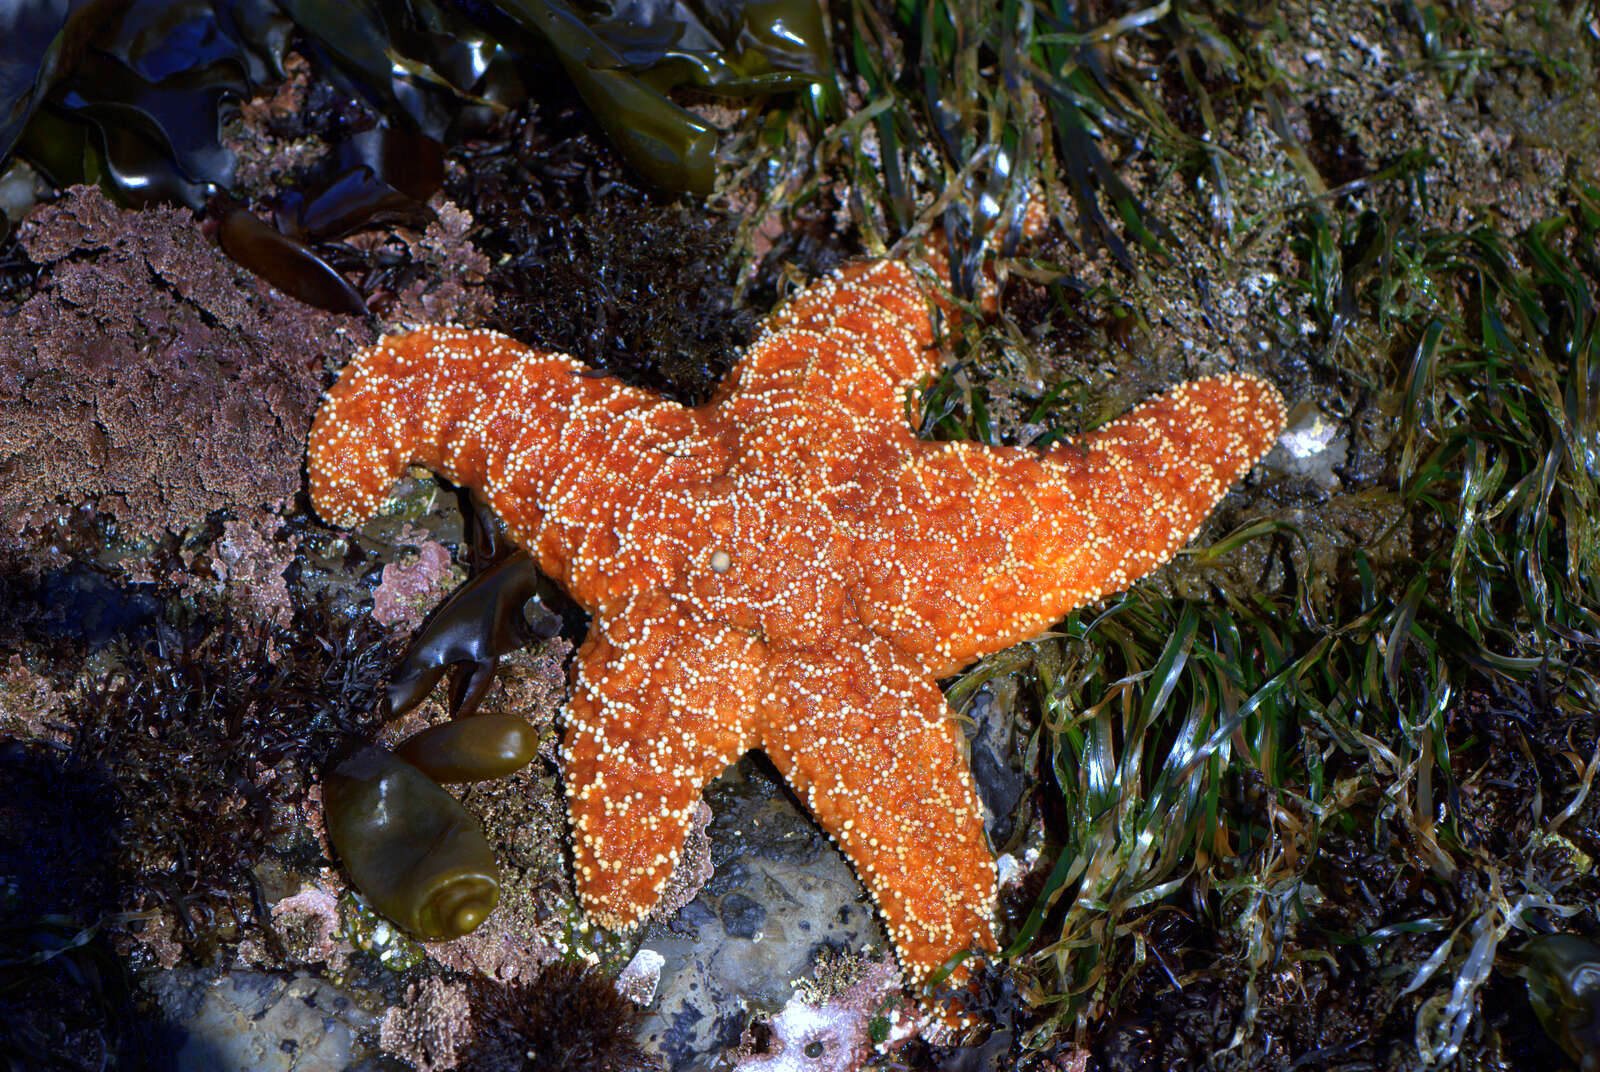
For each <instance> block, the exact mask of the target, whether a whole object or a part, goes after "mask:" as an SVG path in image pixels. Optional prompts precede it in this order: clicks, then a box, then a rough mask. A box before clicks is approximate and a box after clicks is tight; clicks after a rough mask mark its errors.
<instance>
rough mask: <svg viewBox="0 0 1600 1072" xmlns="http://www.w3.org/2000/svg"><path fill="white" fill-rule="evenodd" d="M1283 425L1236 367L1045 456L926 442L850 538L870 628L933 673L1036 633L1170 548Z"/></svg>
mask: <svg viewBox="0 0 1600 1072" xmlns="http://www.w3.org/2000/svg"><path fill="white" fill-rule="evenodd" d="M1283 419H1284V410H1283V401H1282V398H1281V397H1280V396H1279V394H1278V392H1277V391H1276V389H1274V388H1273V387H1272V386H1271V385H1269V384H1267V383H1266V382H1264V381H1262V380H1259V379H1256V378H1255V377H1253V376H1243V375H1231V376H1219V377H1214V378H1211V379H1205V380H1194V381H1191V382H1189V383H1185V384H1181V385H1179V386H1178V387H1175V388H1173V389H1172V390H1170V391H1168V392H1167V393H1166V394H1163V395H1160V396H1158V397H1156V398H1153V399H1151V400H1150V401H1148V402H1146V403H1144V404H1143V405H1141V406H1138V407H1136V408H1135V409H1133V410H1132V411H1131V412H1129V413H1128V414H1127V415H1126V416H1124V417H1122V418H1120V419H1119V420H1116V421H1113V422H1112V423H1110V424H1108V425H1106V426H1105V427H1103V428H1101V429H1099V430H1097V431H1095V432H1093V433H1091V434H1089V435H1086V436H1084V437H1082V438H1081V439H1080V440H1078V441H1077V442H1075V443H1072V444H1067V445H1064V446H1061V447H1058V448H1056V449H1054V450H1052V451H1050V452H1048V453H1047V454H1044V455H1042V456H1041V455H1039V454H1037V453H1036V452H1033V451H1030V450H1026V449H1020V448H1010V449H1007V448H994V447H988V446H982V445H979V444H972V443H927V444H919V445H918V447H917V449H916V450H915V451H914V452H912V453H909V454H907V455H905V456H904V457H903V458H902V459H900V460H899V462H898V463H897V464H898V471H897V473H896V474H895V476H894V478H893V479H891V480H887V481H885V482H883V483H882V484H881V485H879V486H878V487H877V488H876V489H875V494H876V495H877V497H878V501H877V502H876V503H874V509H873V510H872V511H871V512H870V517H871V519H872V520H871V522H870V524H863V525H860V526H858V527H857V529H856V531H855V533H854V534H855V535H856V536H857V538H858V542H857V558H858V561H860V562H861V563H862V570H863V580H864V582H865V585H866V588H867V593H866V598H864V599H862V600H859V603H860V605H861V606H863V607H865V608H868V609H867V613H866V615H865V616H866V617H867V618H868V619H869V622H868V624H869V625H870V626H871V628H872V629H873V630H874V631H876V632H878V633H879V634H880V635H884V636H887V637H890V638H891V639H893V641H894V642H895V644H896V645H897V646H898V647H900V648H901V649H902V650H903V651H907V652H911V653H915V654H916V655H918V656H919V657H920V658H921V659H922V660H923V665H924V666H925V667H926V668H927V669H928V670H929V671H930V672H931V673H933V674H934V675H935V676H940V677H942V676H945V675H946V674H949V673H953V672H954V671H956V670H957V669H959V668H961V667H962V666H964V665H966V664H967V663H969V662H971V661H972V660H973V659H976V658H978V657H980V656H982V655H985V654H988V653H990V652H994V651H999V650H1001V649H1003V648H1006V647H1009V646H1010V645H1012V644H1014V643H1016V642H1017V641H1019V640H1023V639H1025V638H1027V637H1030V636H1035V635H1037V634H1038V633H1039V632H1040V631H1041V630H1043V629H1045V628H1047V627H1049V625H1050V624H1051V623H1052V622H1055V621H1057V620H1058V619H1059V618H1060V617H1061V616H1062V615H1063V614H1065V613H1067V612H1068V611H1070V610H1072V609H1073V608H1075V607H1079V606H1082V605H1083V604H1085V603H1088V602H1091V601H1092V600H1095V599H1098V598H1099V597H1101V596H1103V595H1106V594H1108V593H1111V592H1117V591H1121V590H1122V589H1124V588H1127V587H1128V586H1129V585H1130V584H1132V583H1133V582H1134V581H1136V580H1138V579H1139V578H1140V577H1143V576H1144V575H1145V574H1147V573H1149V572H1150V571H1151V570H1153V569H1155V568H1156V567H1158V566H1160V565H1161V564H1162V563H1164V562H1166V561H1167V560H1168V559H1170V558H1171V557H1172V556H1173V555H1174V554H1175V553H1177V551H1178V549H1179V548H1181V547H1182V546H1183V545H1184V544H1186V543H1188V542H1189V540H1191V539H1192V538H1193V537H1194V534H1195V532H1196V531H1198V529H1199V528H1200V525H1201V523H1202V522H1203V521H1204V520H1205V518H1206V516H1207V515H1208V514H1210V513H1211V511H1212V509H1214V508H1215V506H1216V504H1217V502H1218V501H1219V500H1220V499H1221V498H1222V496H1223V495H1224V494H1226V493H1227V491H1228V488H1229V487H1230V486H1231V485H1232V484H1233V483H1234V481H1236V480H1238V479H1239V477H1241V476H1243V475H1244V473H1245V472H1246V471H1248V470H1249V468H1250V467H1251V466H1252V465H1254V464H1255V463H1256V462H1257V461H1258V460H1259V459H1260V458H1261V456H1262V455H1264V454H1265V453H1266V452H1267V451H1268V450H1269V449H1270V448H1271V446H1272V444H1273V443H1274V442H1275V441H1276V439H1277V436H1278V434H1279V432H1280V431H1282V429H1283Z"/></svg>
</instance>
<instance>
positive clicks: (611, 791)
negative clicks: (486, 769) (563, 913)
mask: <svg viewBox="0 0 1600 1072" xmlns="http://www.w3.org/2000/svg"><path fill="white" fill-rule="evenodd" d="M763 663H764V645H763V644H762V643H761V641H759V640H757V639H756V638H754V637H752V636H750V635H749V634H747V633H743V632H740V631H738V630H734V629H730V628H728V627H726V626H722V625H718V624H714V623H709V622H705V621H703V620H701V619H699V618H698V617H697V616H695V615H693V614H691V613H689V612H687V611H685V610H684V608H683V607H682V606H681V604H679V603H678V602H677V601H675V600H672V599H669V598H667V597H665V596H660V595H655V594H649V595H644V596H640V597H638V598H636V599H635V600H633V601H632V602H631V603H629V604H628V605H627V606H625V607H621V608H617V609H614V610H609V611H608V612H607V613H605V614H603V615H601V616H598V617H596V619H595V622H594V626H593V629H592V630H591V632H590V635H589V638H588V640H587V641H585V642H584V645H583V647H581V648H580V649H579V650H578V655H577V660H576V663H575V680H574V683H573V689H572V698H571V701H570V703H569V705H568V707H567V713H566V727H565V730H564V731H563V734H562V773H563V776H564V777H565V779H566V790H567V807H568V810H569V813H570V815H571V818H572V828H573V850H572V853H573V861H574V870H575V872H576V878H577V887H578V895H579V897H580V899H581V900H582V902H583V907H584V910H585V911H586V912H588V913H590V914H591V915H593V916H594V917H595V918H596V919H598V920H599V921H600V922H601V923H602V924H604V925H605V926H608V927H612V928H614V929H626V928H628V927H630V926H632V925H633V924H635V923H637V922H638V921H639V920H640V919H642V918H643V917H644V916H646V915H647V914H648V913H649V912H650V910H651V909H653V908H654V907H655V906H656V903H657V901H659V900H660V896H661V891H662V889H663V888H664V887H665V885H666V882H667V879H668V878H670V877H671V875H672V868H673V865H674V864H675V863H676V862H677V859H678V854H679V852H680V851H681V850H682V848H683V843H684V838H685V836H686V835H687V833H688V829H689V822H690V819H691V817H692V815H693V813H694V808H695V804H696V803H697V802H698V801H699V800H700V789H701V786H703V785H704V784H705V783H706V782H707V781H709V780H710V779H711V778H713V777H715V776H716V775H718V774H720V773H721V772H722V771H723V770H724V769H725V768H726V767H727V766H728V765H729V764H730V763H732V762H733V761H734V760H735V759H737V758H738V757H739V756H740V755H741V754H743V753H744V752H745V751H746V750H747V749H748V748H749V747H750V746H751V744H752V743H753V740H752V738H751V736H750V735H749V734H748V733H747V732H746V730H745V729H744V727H745V725H746V724H747V720H748V718H749V715H750V712H751V711H753V710H754V709H755V708H756V705H757V704H758V703H759V700H760V694H761V691H762V687H761V681H762V666H763Z"/></svg>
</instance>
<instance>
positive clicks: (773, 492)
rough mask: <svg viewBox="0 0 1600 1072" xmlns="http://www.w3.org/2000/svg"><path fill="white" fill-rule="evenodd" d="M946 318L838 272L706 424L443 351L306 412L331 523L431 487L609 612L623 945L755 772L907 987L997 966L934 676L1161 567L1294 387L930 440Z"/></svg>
mask: <svg viewBox="0 0 1600 1072" xmlns="http://www.w3.org/2000/svg"><path fill="white" fill-rule="evenodd" d="M932 259H934V260H942V258H939V257H937V255H935V257H934V258H932ZM931 298H932V296H931V294H930V293H929V291H927V290H925V289H924V287H923V286H922V285H921V284H920V283H919V282H918V280H917V278H916V277H915V276H914V275H913V273H912V271H911V269H910V268H909V267H908V266H907V265H906V264H904V263H901V262H897V261H883V260H880V261H865V262H859V263H855V264H851V265H848V266H846V267H843V268H841V269H840V270H838V271H836V272H834V273H833V274H832V275H830V276H828V277H827V278H825V279H823V280H821V281H819V282H817V283H815V284H813V285H812V286H810V287H809V288H807V289H806V290H805V291H804V292H802V293H801V294H799V295H798V296H796V297H795V298H794V299H793V300H791V301H789V302H788V303H787V304H786V305H785V306H783V307H782V308H781V309H780V310H778V312H776V313H775V314H774V315H773V316H772V317H771V318H770V320H769V321H768V323H767V325H766V326H765V328H764V330H763V331H762V333H761V334H760V336H759V337H758V338H757V339H756V341H755V342H754V343H753V345H752V346H751V347H750V348H749V350H748V351H747V352H746V354H745V355H744V357H743V358H742V359H741V360H740V362H739V363H738V364H737V365H736V366H735V368H734V370H733V372H732V374H731V375H730V377H729V379H728V381H727V383H726V384H725V385H724V386H723V388H722V390H721V391H720V392H718V394H717V395H716V396H715V397H714V398H713V399H712V400H711V401H710V402H708V403H707V404H706V405H704V406H701V407H698V408H693V409H691V408H686V407H684V406H681V405H678V404H676V403H674V402H671V401H668V400H666V399H663V398H661V397H659V396H656V395H653V394H651V393H648V392H646V391H642V390H638V389H635V388H631V387H628V386H625V385H624V384H622V383H620V382H619V381H617V380H615V379H614V378H612V377H609V376H604V375H597V374H596V373H594V372H593V371H592V370H589V369H587V368H584V367H583V366H581V365H579V364H578V363H577V362H575V361H573V360H572V359H571V358H569V357H566V356H564V355H560V354H552V353H544V352H540V351H536V350H533V349H530V348H528V347H526V346H524V345H522V344H521V343H518V342H516V341H514V340H512V339H509V338H506V337H504V336H501V335H498V334H495V333H493V332H489V331H474V330H468V329H464V328H457V327H429V328H422V329H420V330H417V331H413V332H409V333H406V334H401V335H396V336H393V337H390V338H388V339H385V340H384V341H383V342H381V343H380V344H378V345H377V346H374V347H372V348H370V349H367V350H364V351H362V352H361V353H360V354H358V355H357V356H356V358H355V359H354V361H353V362H352V363H351V365H350V367H349V368H347V369H346V370H345V372H344V374H343V376H342V377H341V379H340V381H339V382H338V384H336V385H335V386H334V388H333V389H332V390H331V391H330V393H329V395H328V397H327V399H326V400H325V401H324V403H323V405H322V407H321V409H320V410H319V412H318V414H317V417H316V421H315V424H314V427H313V429H312V436H311V446H310V461H309V469H310V480H311V494H312V501H313V503H314V504H315V506H316V509H317V511H318V512H319V513H320V514H321V515H322V516H323V517H325V518H327V519H328V520H330V521H332V522H335V523H337V524H340V525H346V526H355V525H359V524H361V523H363V522H364V521H365V520H367V519H368V518H370V517H372V516H373V514H374V513H375V512H376V511H377V510H378V508H379V506H380V505H381V504H382V502H383V501H384V498H385V496H386V495H387V494H388V492H389V490H390V488H391V486H392V485H393V484H394V482H395V481H396V480H397V479H398V478H399V477H400V476H401V475H402V474H403V473H404V472H405V470H406V468H407V466H409V465H411V464H421V465H425V466H427V467H428V468H430V469H432V470H434V471H435V472H438V473H440V474H442V475H443V476H445V477H446V478H448V479H449V480H451V481H454V482H455V483H457V484H460V485H464V486H467V487H471V488H473V489H474V490H475V491H476V492H477V494H478V495H479V496H480V497H481V498H482V499H483V500H484V501H485V502H487V503H488V504H489V505H490V506H491V507H492V508H493V509H494V510H496V511H497V512H498V513H499V515H500V517H501V518H502V519H503V520H504V522H505V524H506V527H507V529H508V531H509V534H510V536H511V538H512V539H513V540H514V541H515V542H516V543H517V544H518V545H520V546H521V547H523V548H525V549H526V550H527V551H528V552H530V553H531V554H532V555H533V556H534V558H535V559H536V560H537V561H538V564H539V566H540V568H541V569H543V570H544V571H545V573H547V574H548V575H549V576H550V577H551V578H553V579H554V580H555V581H556V582H557V583H559V584H560V585H561V586H562V587H563V588H564V589H565V590H566V591H567V592H568V593H569V594H570V595H571V596H572V598H573V599H574V600H576V601H577V602H578V603H579V604H581V605H582V606H583V607H584V608H585V609H586V610H588V611H589V613H590V614H592V615H593V622H592V625H591V629H590V633H589V637H588V640H587V642H586V643H585V644H584V645H583V647H582V648H581V649H580V650H579V652H578V656H577V659H576V663H575V667H574V671H573V686H572V692H571V698H570V703H569V707H568V710H567V713H566V720H565V721H566V725H565V730H564V738H563V746H562V753H561V757H562V767H563V774H564V778H565V782H566V791H567V800H568V806H569V811H570V817H571V822H572V828H573V832H574V839H575V844H574V850H573V851H574V860H575V865H576V879H577V886H578V892H579V895H580V898H581V900H582V903H583V906H584V908H585V909H586V910H587V911H588V912H589V913H590V914H591V915H593V916H594V917H595V918H596V919H598V920H599V921H600V922H602V923H604V924H605V925H607V926H609V927H613V928H627V927H630V926H632V925H634V924H636V923H637V922H638V921H640V920H641V919H642V918H644V916H645V915H646V914H648V912H649V911H650V909H651V908H652V907H653V906H654V905H655V903H656V901H657V899H658V898H659V897H660V894H661V891H662V889H663V887H664V886H665V884H666V882H667V880H668V878H669V877H670V876H671V874H672V870H673V865H674V863H675V862H676V860H677V857H678V854H679V851H680V849H681V847H682V844H683V841H684V836H685V833H686V831H687V829H688V826H689V824H690V822H691V818H692V815H693V812H694V808H695V805H696V804H697V803H698V802H699V800H700V790H701V787H702V785H703V784H704V783H705V782H706V781H708V780H709V779H711V778H713V777H715V776H716V775H717V774H719V773H720V772H721V771H722V770H723V769H724V768H725V767H726V766H727V765H728V764H729V763H731V762H732V761H733V760H735V759H736V758H737V757H738V756H739V755H741V754H742V753H743V752H745V751H747V750H749V749H762V750H764V751H765V752H766V753H767V754H768V756H769V757H770V758H771V759H772V761H773V763H774V764H775V765H776V766H777V768H778V770H779V771H780V772H782V774H783V776H784V778H785V779H786V780H787V781H788V782H789V784H790V785H791V786H792V787H793V788H794V789H795V791H796V792H797V793H799V794H800V795H802V796H803V797H804V798H805V800H806V802H807V804H808V806H809V807H810V809H811V812H812V814H813V815H814V816H815V817H816V819H817V821H818V822H819V823H820V824H821V825H822V826H823V828H824V829H825V830H827V832H828V833H829V834H830V835H832V837H833V838H834V839H835V840H836V841H837V842H838V843H839V845H840V846H841V847H842V848H843V850H844V851H845V853H846V854H847V855H848V857H849V858H850V860H851V862H852V863H853V865H854V866H855V868H856V870H857V872H858V873H859V874H860V875H861V877H862V878H863V880H864V881H865V883H866V884H867V886H868V888H869V889H870V891H871V892H872V895H873V897H874V898H875V900H876V902H877V904H878V906H879V908H880V910H881V911H882V913H883V917H884V919H885V921H886V923H887V925H888V930H889V934H890V936H891V938H892V940H893V942H894V945H895V947H896V950H897V952H898V953H899V956H900V959H901V962H902V964H903V966H904V967H905V968H906V969H907V970H908V971H909V972H910V974H911V975H912V976H913V978H914V979H915V980H916V981H919V982H920V981H923V980H926V978H927V977H928V976H929V975H930V974H931V973H932V972H933V971H934V970H935V969H937V968H938V967H939V966H940V965H941V964H942V963H943V962H944V961H945V960H946V959H947V958H949V957H950V956H952V955H953V954H955V953H957V952H959V951H961V950H964V949H970V948H974V947H976V948H977V949H980V950H984V951H990V952H992V951H993V950H995V949H996V948H997V946H996V939H995V934H994V931H993V923H992V916H993V909H994V903H995V896H996V892H995V864H994V859H993V857H992V856H991V854H990V850H989V848H988V845H987V844H986V842H985V839H984V832H983V823H982V818H981V815H980V812H979V806H978V802H977V799H976V796H975V793H974V788H973V782H972V777H971V774H970V772H969V770H968V766H967V760H966V756H965V751H964V747H963V742H962V740H961V735H960V732H959V730H958V729H957V727H956V724H955V722H954V721H953V720H951V719H949V718H947V717H946V710H945V702H944V698H943V696H942V695H941V693H940V691H939V688H938V686H937V684H936V681H937V679H938V678H940V677H943V676H946V675H949V674H951V673H954V672H955V671H956V670H959V669H960V668H961V667H963V666H965V665H967V664H968V663H970V662H972V661H973V660H975V659H977V658H980V657H981V656H983V655H986V654H989V653H991V652H995V651H999V650H1001V649H1003V648H1005V647H1008V646H1010V645H1011V644H1014V643H1016V642H1018V641H1020V640H1023V639H1026V638H1028V637H1030V636H1033V635H1035V634H1037V633H1038V632H1040V631H1041V630H1043V629H1044V628H1046V627H1047V626H1049V625H1050V624H1051V623H1053V622H1055V621H1056V620H1058V619H1059V618H1061V617H1062V616H1063V615H1064V614H1066V613H1067V612H1068V611H1070V610H1072V609H1073V608H1075V607H1078V606H1080V605H1082V604H1084V603H1087V602H1089V601H1091V600H1094V599H1096V598H1099V597H1100V596H1102V595H1105V594H1107V593H1110V592H1115V591H1118V590H1120V589H1123V588H1126V587H1127V586H1128V585H1130V584H1131V583H1133V582H1134V581H1135V580H1137V579H1138V578H1139V577H1142V576H1144V575H1145V574H1147V573H1149V572H1150V571H1151V570H1153V569H1154V568H1156V567H1157V566H1159V565H1161V564H1162V563H1164V562H1165V561H1167V560H1168V559H1169V558H1171V557H1172V555H1173V554H1174V553H1175V552H1176V551H1177V550H1178V549H1179V548H1180V547H1182V546H1183V544H1184V543H1186V542H1187V541H1188V540H1189V539H1190V538H1192V536H1193V535H1194V533H1195V532H1196V530H1197V529H1198V528H1199V526H1200V524H1201V523H1202V522H1203V521H1204V519H1205V518H1206V516H1207V515H1208V514H1209V513H1210V511H1211V510H1212V509H1213V507H1214V506H1215V505H1216V503H1217V502H1218V500H1220V499H1221V497H1222V496H1223V494H1224V493H1225V492H1226V491H1227V489H1228V488H1229V486H1230V485H1231V484H1232V483H1233V482H1234V481H1235V480H1237V479H1238V478H1239V477H1240V476H1241V475H1243V474H1244V473H1245V471H1246V470H1248V469H1249V467H1250V466H1251V465H1253V464H1254V463H1255V462H1256V461H1257V460H1258V459H1259V458H1260V457H1261V456H1262V455H1263V454H1265V453H1266V451H1267V450H1268V449H1269V448H1270V447H1271V446H1272V444H1273V442H1274V440H1275V439H1276V437H1277V435H1278V433H1279V431H1280V430H1281V429H1282V426H1283V420H1284V407H1283V402H1282V399H1281V397H1280V396H1279V394H1278V392H1277V391H1276V390H1275V389H1274V388H1273V387H1271V386H1270V385H1269V384H1267V383H1265V382H1264V381H1262V380H1260V379H1257V378H1255V377H1253V376H1248V375H1237V374H1236V375H1225V376H1218V377H1213V378H1209V379H1201V380H1195V381H1192V382H1189V383H1185V384H1181V385H1179V386H1177V387H1175V388H1173V389H1172V390H1170V391H1168V392H1167V393H1165V394H1163V395H1161V396H1159V397H1157V398H1154V399H1152V400H1150V401H1148V402H1146V403H1144V404H1143V405H1141V406H1139V407H1137V408H1135V409H1134V410H1133V411H1132V412H1130V413H1129V414H1127V415H1126V416H1124V417H1123V418H1121V419H1120V420H1117V421H1115V422H1113V423H1111V424H1109V425H1107V426H1105V427H1103V428H1101V429H1099V430H1098V431H1095V432H1093V433H1090V434H1089V435H1086V436H1083V437H1082V438H1080V439H1079V440H1077V441H1076V442H1074V443H1071V444H1065V445H1060V446H1057V447H1054V448H1052V449H1051V450H1049V451H1047V452H1044V453H1042V454H1041V453H1039V452H1036V451H1033V450H1030V449H1027V448H1015V447H990V446H985V445H981V444H976V443H964V442H959V443H942V442H926V441H922V440H919V439H917V437H916V436H915V434H914V432H913V429H912V427H911V426H910V425H909V423H908V421H907V418H906V406H905V399H906V396H907V392H911V393H913V394H914V393H915V391H916V389H917V384H918V383H919V381H921V380H922V378H923V377H926V376H928V375H930V374H931V373H933V372H934V371H935V370H936V368H937V366H938V363H939V352H938V350H937V349H936V348H935V346H934V330H933V322H932V319H931V316H930V309H929V303H930V299H931Z"/></svg>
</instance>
